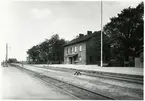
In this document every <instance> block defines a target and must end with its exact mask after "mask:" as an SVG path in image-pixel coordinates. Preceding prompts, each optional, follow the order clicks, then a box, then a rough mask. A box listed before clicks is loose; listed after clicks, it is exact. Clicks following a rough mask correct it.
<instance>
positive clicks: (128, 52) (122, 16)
mask: <svg viewBox="0 0 145 101" xmlns="http://www.w3.org/2000/svg"><path fill="white" fill-rule="evenodd" d="M143 16H144V4H143V2H141V3H140V4H139V5H138V6H137V7H136V8H131V7H129V8H126V9H123V10H122V11H121V13H119V14H118V16H117V17H112V18H111V19H110V20H111V21H110V22H109V23H107V24H106V25H105V26H104V33H106V35H108V36H109V37H110V46H112V47H114V48H115V51H114V52H115V53H114V54H115V55H116V54H121V53H122V52H123V55H124V56H125V59H126V60H128V57H129V56H133V57H135V56H137V54H136V53H137V51H139V50H140V46H143V40H142V39H143V27H144V26H143V23H144V20H143Z"/></svg>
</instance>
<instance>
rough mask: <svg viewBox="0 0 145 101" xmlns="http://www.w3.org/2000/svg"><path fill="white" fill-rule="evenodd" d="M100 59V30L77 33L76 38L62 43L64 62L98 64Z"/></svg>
mask: <svg viewBox="0 0 145 101" xmlns="http://www.w3.org/2000/svg"><path fill="white" fill-rule="evenodd" d="M100 60H101V31H97V32H94V33H92V31H88V32H87V35H83V34H79V36H78V37H77V38H76V39H73V40H72V41H70V42H68V43H66V44H65V45H64V63H65V64H100Z"/></svg>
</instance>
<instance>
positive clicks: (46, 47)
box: [27, 34, 66, 63]
mask: <svg viewBox="0 0 145 101" xmlns="http://www.w3.org/2000/svg"><path fill="white" fill-rule="evenodd" d="M65 43H66V41H65V40H64V39H60V38H59V36H58V34H55V35H53V36H52V37H51V38H50V39H46V40H45V41H44V42H42V43H41V44H39V45H36V46H33V47H32V48H30V49H29V50H28V51H27V54H28V55H29V59H31V60H32V62H33V63H48V62H54V61H55V62H56V61H57V63H60V62H62V61H63V45H64V44H65Z"/></svg>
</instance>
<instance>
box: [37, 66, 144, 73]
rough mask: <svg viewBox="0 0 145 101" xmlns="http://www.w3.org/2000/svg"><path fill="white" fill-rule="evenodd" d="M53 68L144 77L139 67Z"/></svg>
mask: <svg viewBox="0 0 145 101" xmlns="http://www.w3.org/2000/svg"><path fill="white" fill-rule="evenodd" d="M36 66H48V65H47V64H41V65H40V64H39V65H36ZM49 66H52V67H55V68H59V67H61V68H70V69H78V70H89V71H98V72H108V73H117V74H128V75H140V76H143V75H144V72H143V71H144V69H143V68H140V67H100V66H98V65H72V64H52V65H49Z"/></svg>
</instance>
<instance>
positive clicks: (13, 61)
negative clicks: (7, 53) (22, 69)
mask: <svg viewBox="0 0 145 101" xmlns="http://www.w3.org/2000/svg"><path fill="white" fill-rule="evenodd" d="M8 62H9V63H16V62H18V61H17V59H16V58H9V59H8Z"/></svg>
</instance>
